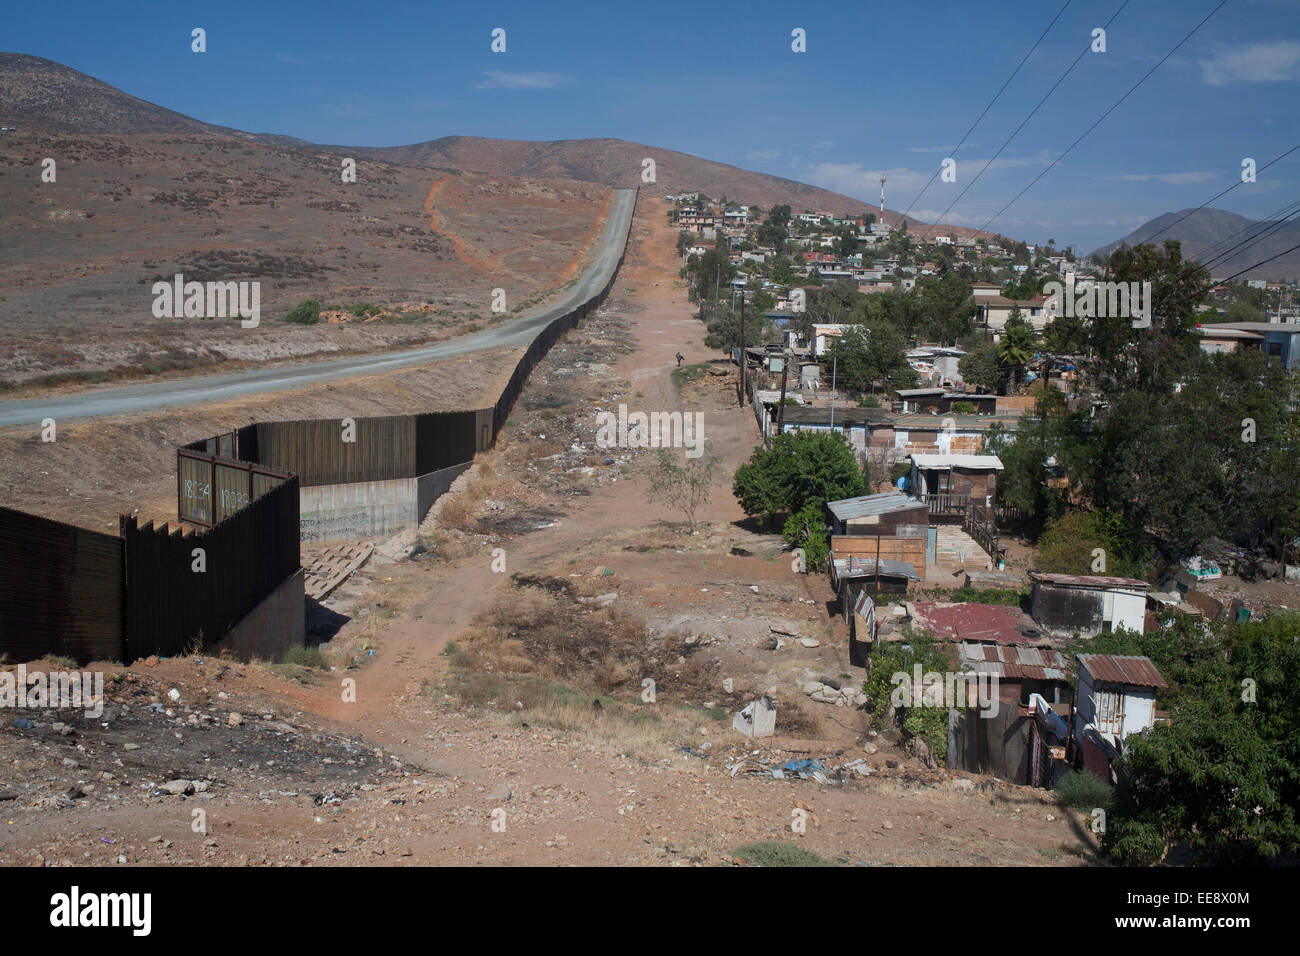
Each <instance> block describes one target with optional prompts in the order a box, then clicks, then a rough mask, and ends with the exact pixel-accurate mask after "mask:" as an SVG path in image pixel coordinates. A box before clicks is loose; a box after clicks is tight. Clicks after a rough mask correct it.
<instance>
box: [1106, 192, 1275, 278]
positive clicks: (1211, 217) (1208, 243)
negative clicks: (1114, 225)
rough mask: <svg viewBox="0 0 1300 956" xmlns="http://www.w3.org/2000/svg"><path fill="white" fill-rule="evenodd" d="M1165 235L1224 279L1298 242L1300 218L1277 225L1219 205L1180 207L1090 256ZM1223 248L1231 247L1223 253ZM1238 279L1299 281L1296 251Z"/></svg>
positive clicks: (1107, 253) (1188, 256)
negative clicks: (1178, 210) (1191, 208)
mask: <svg viewBox="0 0 1300 956" xmlns="http://www.w3.org/2000/svg"><path fill="white" fill-rule="evenodd" d="M1183 216H1187V218H1186V219H1183V220H1182V221H1181V222H1178V224H1177V225H1176V226H1173V227H1172V228H1170V229H1169V230H1168V231H1167V232H1162V231H1161V230H1163V229H1165V228H1166V227H1167V226H1169V225H1170V224H1171V223H1174V222H1177V221H1178V220H1179V219H1180V218H1181V217H1183ZM1157 234H1158V235H1157ZM1153 237H1154V238H1153ZM1166 239H1177V240H1179V241H1180V242H1181V243H1182V246H1183V256H1184V257H1186V258H1188V259H1194V260H1196V261H1197V262H1199V263H1201V264H1202V265H1204V266H1205V267H1206V268H1208V269H1209V270H1210V275H1211V276H1214V277H1216V278H1226V277H1227V276H1230V275H1234V274H1235V273H1237V272H1240V271H1241V270H1243V269H1246V268H1247V267H1248V266H1252V265H1254V264H1255V263H1256V262H1263V261H1264V260H1265V259H1269V258H1272V257H1273V256H1275V255H1278V254H1279V253H1281V252H1283V251H1284V250H1286V249H1290V248H1291V247H1292V246H1295V245H1300V220H1295V221H1292V222H1286V223H1281V222H1276V221H1267V220H1255V219H1247V218H1246V217H1245V216H1239V215H1237V214H1236V213H1235V212H1228V211H1227V210H1224V209H1198V210H1196V211H1195V212H1192V211H1191V210H1189V209H1184V210H1181V211H1180V212H1167V213H1165V214H1164V215H1162V216H1158V217H1156V218H1155V219H1152V220H1151V221H1150V222H1147V223H1144V224H1143V225H1141V226H1139V227H1138V228H1137V229H1134V230H1133V231H1132V232H1131V233H1129V234H1128V235H1127V236H1125V237H1124V238H1123V239H1120V240H1118V241H1117V242H1112V243H1109V244H1108V245H1104V246H1101V247H1100V248H1098V249H1096V250H1094V251H1093V253H1092V255H1093V256H1094V257H1097V258H1103V257H1105V256H1108V255H1110V254H1111V252H1113V251H1114V250H1115V249H1116V248H1118V247H1119V246H1120V245H1128V246H1137V245H1141V244H1142V243H1144V242H1154V243H1156V244H1159V243H1162V242H1164V241H1165V240H1166ZM1229 250H1235V251H1232V252H1231V254H1229ZM1239 278H1241V279H1267V280H1269V281H1271V282H1294V281H1297V280H1300V249H1297V250H1295V251H1294V252H1290V253H1287V254H1286V255H1283V256H1281V257H1280V258H1278V259H1274V260H1273V261H1272V262H1268V263H1265V264H1264V265H1261V266H1259V267H1258V268H1256V269H1251V270H1250V271H1249V272H1247V273H1246V274H1245V275H1243V276H1240V277H1239Z"/></svg>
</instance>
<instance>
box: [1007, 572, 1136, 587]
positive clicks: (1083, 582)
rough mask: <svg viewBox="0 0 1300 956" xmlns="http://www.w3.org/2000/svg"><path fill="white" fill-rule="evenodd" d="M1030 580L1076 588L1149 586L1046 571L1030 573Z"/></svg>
mask: <svg viewBox="0 0 1300 956" xmlns="http://www.w3.org/2000/svg"><path fill="white" fill-rule="evenodd" d="M1029 576H1030V578H1032V579H1033V580H1035V581H1043V582H1044V583H1046V584H1063V585H1067V586H1069V587H1076V588H1140V589H1142V590H1143V591H1145V590H1146V589H1147V588H1149V587H1151V585H1149V584H1147V582H1145V581H1139V580H1138V579H1137V578H1108V577H1105V576H1104V575H1096V574H1049V573H1048V572H1046V571H1030V572H1029Z"/></svg>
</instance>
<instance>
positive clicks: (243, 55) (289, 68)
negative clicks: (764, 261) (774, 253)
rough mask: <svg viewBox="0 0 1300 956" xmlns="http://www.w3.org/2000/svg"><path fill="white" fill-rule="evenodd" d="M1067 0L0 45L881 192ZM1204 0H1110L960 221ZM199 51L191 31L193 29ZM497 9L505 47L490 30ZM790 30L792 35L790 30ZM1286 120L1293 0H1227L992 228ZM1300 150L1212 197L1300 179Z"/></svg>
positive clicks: (969, 220) (185, 90) (381, 20)
mask: <svg viewBox="0 0 1300 956" xmlns="http://www.w3.org/2000/svg"><path fill="white" fill-rule="evenodd" d="M1063 3H1064V0H1038V2H1020V0H1008V2H1003V3H994V4H975V3H971V2H969V0H967V2H962V3H948V2H933V3H921V2H907V3H890V4H878V3H843V4H826V5H817V6H815V7H813V8H805V7H803V6H802V5H798V4H792V3H788V2H786V3H767V2H762V0H759V2H751V3H717V4H710V3H674V2H664V0H653V2H645V3H641V4H620V3H609V2H608V0H605V2H599V3H596V2H581V3H564V2H548V3H536V2H532V3H517V4H493V3H480V4H465V3H455V4H451V3H445V2H438V0H433V2H429V0H426V2H420V3H385V2H372V3H331V2H312V3H299V2H283V3H277V2H273V0H265V2H261V3H243V2H239V3H185V4H177V3H174V2H171V3H154V2H127V3H104V2H102V0H86V2H75V3H46V4H22V5H11V8H10V9H9V10H8V11H7V12H6V15H5V24H4V36H3V38H2V39H0V47H3V48H4V49H5V50H8V51H16V52H22V53H31V54H36V55H39V56H45V57H49V58H50V59H53V60H57V61H59V62H62V63H65V64H67V65H69V66H71V67H74V68H76V69H78V70H81V71H83V72H85V73H89V74H91V75H92V76H96V77H98V78H100V79H103V80H105V81H106V82H108V83H110V84H112V85H114V86H117V87H119V88H121V89H123V90H125V91H126V92H128V93H131V94H133V95H135V96H139V97H141V98H143V99H146V100H150V101H152V102H155V103H159V104H161V105H163V106H166V107H168V108H170V109H174V110H177V111H179V112H182V113H187V114H189V115H192V116H195V117H197V118H199V119H202V120H205V121H207V122H212V123H217V124H221V125H226V126H233V127H237V128H240V129H245V130H251V131H254V132H276V133H286V134H289V135H293V136H299V137H301V138H303V139H308V140H312V141H315V142H322V143H342V144H348V145H395V144H402V143H411V142H419V141H423V140H428V139H434V138H437V137H439V136H447V135H453V134H465V135H476V136H495V137H503V138H509V139H574V138H583V137H598V136H610V137H616V138H620V139H627V140H632V141H636V142H640V143H646V144H649V145H651V146H660V147H666V148H671V149H677V150H681V151H683V152H687V153H692V154H695V155H698V156H703V157H706V158H709V159H715V160H719V161H722V162H728V163H733V164H735V165H738V166H743V167H746V168H750V169H755V170H760V171H762V172H767V173H773V174H776V175H780V176H786V177H789V178H792V179H798V180H802V181H804V182H810V183H814V184H816V185H819V186H824V187H827V188H830V189H834V190H836V191H838V192H842V193H846V194H848V195H852V196H857V197H862V198H864V199H867V200H870V201H872V202H874V201H875V200H876V199H877V198H878V195H879V182H878V180H879V176H880V174H881V172H882V171H883V172H884V173H885V174H886V176H887V177H888V179H889V185H888V187H887V189H888V196H887V205H888V206H889V207H890V208H894V209H902V208H905V207H906V206H908V205H909V204H910V203H912V202H913V200H914V199H915V198H916V196H917V194H918V192H919V191H920V189H921V187H922V186H924V184H925V182H926V181H927V180H928V179H929V178H930V176H931V174H932V172H933V171H934V170H935V169H936V168H938V165H939V163H940V162H941V161H942V160H943V159H944V158H945V157H946V156H948V155H950V151H951V147H952V146H953V145H955V144H956V143H957V141H958V140H959V139H960V138H961V136H962V134H963V133H965V131H966V129H967V127H969V126H970V124H971V122H972V121H974V119H975V117H976V116H978V115H979V113H980V111H981V110H982V109H983V108H984V106H985V105H986V104H987V103H988V101H989V99H990V98H991V97H992V95H993V93H994V92H995V91H996V90H997V89H998V87H1000V86H1001V85H1002V83H1003V82H1004V80H1005V79H1006V78H1007V76H1008V74H1010V72H1011V71H1012V69H1014V68H1015V65H1016V64H1017V63H1018V62H1019V61H1020V59H1021V57H1023V56H1024V54H1025V52H1026V51H1027V50H1028V49H1029V48H1030V46H1031V45H1032V44H1033V43H1034V41H1035V40H1036V39H1037V38H1038V36H1039V34H1040V33H1041V32H1042V31H1043V29H1044V27H1046V26H1047V24H1048V22H1049V21H1050V20H1051V18H1052V16H1053V15H1054V14H1055V13H1056V11H1057V10H1058V9H1060V7H1061V6H1062V4H1063ZM1123 3H1124V0H1071V2H1070V4H1069V6H1068V8H1067V9H1066V10H1065V12H1064V14H1063V15H1062V16H1061V18H1060V20H1059V21H1058V22H1057V24H1056V25H1055V27H1054V28H1053V29H1052V31H1051V32H1050V33H1049V34H1048V36H1047V37H1046V39H1045V40H1044V41H1043V42H1042V44H1041V45H1040V46H1039V48H1038V50H1037V51H1036V52H1035V54H1034V56H1033V57H1031V58H1030V60H1029V61H1028V62H1027V63H1026V64H1025V66H1024V68H1023V69H1022V70H1021V71H1020V73H1019V74H1018V75H1017V76H1016V78H1015V80H1014V81H1013V82H1012V83H1011V85H1010V86H1009V87H1008V88H1007V90H1006V92H1005V93H1003V95H1002V97H1001V99H1000V100H999V101H998V103H997V104H996V105H995V106H994V107H993V109H992V110H990V111H989V113H988V115H987V116H986V117H985V118H984V119H983V121H982V122H981V123H980V124H979V126H978V127H977V128H976V129H975V131H974V132H973V133H972V134H971V136H970V138H969V140H968V142H967V143H966V145H965V146H963V147H962V149H961V150H960V151H958V152H957V153H956V154H955V159H956V160H957V183H956V184H955V185H954V184H948V183H942V182H940V181H938V180H936V181H935V183H934V184H933V185H932V186H931V187H930V188H929V190H928V192H926V193H925V195H924V196H922V197H921V199H920V200H919V201H918V202H916V205H915V206H914V207H913V210H912V213H913V215H917V216H919V217H920V218H922V219H932V218H934V217H936V216H937V215H938V214H939V213H940V212H942V211H943V210H944V209H945V208H947V206H948V204H949V203H950V202H951V201H952V200H953V199H954V198H955V197H956V196H957V194H958V192H959V191H960V190H961V189H963V188H965V186H966V185H967V184H968V182H969V181H970V180H971V179H972V178H973V177H974V176H975V174H976V173H977V172H978V171H979V169H980V168H981V167H982V166H983V165H984V164H985V162H986V161H987V160H988V159H989V158H990V157H992V156H993V154H994V152H995V151H996V150H997V149H998V147H1000V146H1001V145H1002V144H1003V142H1004V141H1005V140H1006V138H1007V137H1008V136H1009V135H1010V134H1011V132H1012V130H1014V129H1015V127H1016V126H1017V125H1018V124H1019V123H1020V122H1021V121H1022V120H1023V119H1024V118H1025V117H1026V115H1028V113H1029V111H1030V110H1031V109H1032V108H1033V106H1034V104H1035V103H1037V102H1038V100H1039V99H1040V98H1041V97H1042V96H1043V94H1044V93H1046V92H1047V90H1048V89H1049V88H1050V87H1051V86H1052V84H1053V83H1055V82H1056V80H1057V79H1058V78H1059V77H1060V75H1061V74H1062V73H1063V72H1064V71H1065V69H1066V68H1067V67H1068V66H1069V65H1070V63H1071V62H1072V61H1073V60H1074V58H1075V57H1076V56H1077V55H1078V54H1079V53H1080V52H1081V51H1082V50H1084V49H1085V48H1086V47H1088V45H1089V41H1090V37H1091V31H1092V29H1093V28H1094V27H1099V26H1101V25H1102V24H1104V23H1105V22H1106V21H1107V20H1109V19H1110V18H1111V17H1112V15H1114V14H1115V12H1116V10H1117V9H1119V8H1120V7H1121V5H1122V4H1123ZM1217 3H1218V0H1172V2H1170V0H1129V3H1128V4H1127V6H1126V7H1125V8H1124V9H1123V11H1122V12H1121V13H1120V15H1119V16H1118V17H1116V18H1115V20H1114V22H1113V23H1112V24H1111V26H1110V28H1109V30H1108V32H1107V37H1106V40H1107V50H1106V52H1105V53H1095V54H1094V53H1091V52H1090V53H1089V54H1088V55H1087V56H1085V57H1084V58H1083V60H1082V61H1081V62H1080V63H1079V65H1078V66H1077V67H1076V68H1075V69H1074V71H1073V72H1072V73H1071V74H1070V75H1069V77H1068V78H1067V79H1066V80H1065V81H1064V82H1063V83H1062V84H1061V86H1060V87H1059V88H1058V89H1057V90H1056V92H1055V93H1054V94H1053V95H1052V97H1051V98H1050V99H1049V100H1048V101H1047V102H1046V104H1045V105H1044V106H1043V108H1042V109H1041V110H1040V111H1039V112H1038V113H1037V114H1036V115H1035V116H1034V118H1033V119H1032V120H1030V122H1029V123H1028V125H1026V126H1025V128H1024V129H1023V130H1022V131H1021V133H1020V134H1019V135H1018V136H1017V137H1016V138H1015V139H1014V140H1012V142H1011V143H1010V144H1009V145H1008V146H1007V148H1006V150H1005V151H1004V152H1003V153H1002V155H1001V157H1000V158H999V159H998V160H997V161H996V162H995V163H994V165H993V166H992V167H991V168H990V169H989V170H988V172H986V173H984V175H983V176H982V177H981V178H980V180H979V181H978V182H977V183H976V184H975V185H974V186H973V187H972V188H971V189H970V190H969V192H967V193H966V194H965V196H964V197H963V198H962V199H961V201H960V202H959V203H957V205H955V206H954V207H953V209H952V212H951V214H950V216H949V220H948V221H951V222H955V223H959V224H962V225H971V226H981V225H983V224H984V223H985V222H986V221H987V220H988V219H989V217H990V216H992V215H994V213H996V212H997V211H998V210H999V209H1000V208H1001V207H1002V206H1003V205H1004V204H1005V203H1006V202H1007V201H1008V200H1009V199H1011V198H1012V197H1013V196H1014V195H1015V194H1016V193H1017V192H1019V191H1020V190H1021V189H1022V188H1023V187H1024V186H1025V185H1026V184H1027V183H1028V182H1029V181H1030V180H1031V179H1032V178H1033V177H1034V176H1035V175H1037V174H1038V173H1039V172H1040V171H1041V170H1042V169H1043V168H1044V167H1045V166H1046V165H1047V164H1048V163H1050V162H1051V161H1052V159H1054V158H1055V157H1056V156H1057V155H1058V154H1059V153H1060V152H1061V151H1062V150H1063V149H1065V147H1066V146H1068V145H1069V144H1070V143H1071V142H1072V141H1073V140H1074V139H1075V137H1077V136H1078V134H1079V133H1081V132H1082V131H1083V130H1084V129H1086V128H1087V127H1088V126H1089V125H1090V124H1091V123H1092V122H1093V121H1094V120H1096V119H1097V117H1099V116H1100V115H1101V114H1102V113H1103V112H1104V111H1105V110H1106V109H1107V108H1109V107H1110V106H1111V105H1112V104H1113V103H1114V102H1115V101H1116V100H1117V99H1119V97H1120V96H1122V95H1123V94H1124V92H1125V91H1127V90H1128V88H1129V87H1130V86H1132V84H1133V83H1135V82H1136V81H1137V80H1138V79H1139V78H1140V77H1141V76H1142V75H1143V74H1144V73H1146V71H1147V70H1149V69H1150V68H1151V67H1152V66H1154V65H1155V64H1156V63H1157V62H1158V61H1159V60H1160V59H1161V58H1162V57H1163V56H1165V54H1166V53H1168V52H1169V51H1170V49H1171V48H1172V47H1173V46H1174V45H1175V44H1176V43H1177V42H1178V40H1180V39H1181V38H1182V37H1183V36H1184V35H1185V34H1186V33H1187V32H1188V31H1189V30H1190V29H1191V28H1192V27H1193V26H1195V25H1196V24H1197V23H1198V22H1199V21H1200V20H1201V19H1202V18H1203V17H1204V16H1205V15H1206V14H1207V13H1209V12H1210V10H1212V9H1213V8H1214V7H1215V5H1216V4H1217ZM196 26H198V27H203V28H204V29H205V30H206V31H207V44H208V50H207V53H206V54H203V55H197V54H194V53H192V52H191V51H190V30H191V29H192V28H193V27H196ZM495 27H501V28H504V29H505V30H506V52H505V53H499V54H498V53H493V52H491V50H490V42H491V36H490V34H491V31H492V29H493V28H495ZM796 27H800V28H802V29H804V30H805V31H806V35H807V52H806V53H794V52H792V51H791V30H792V29H794V28H796ZM1297 143H1300V0H1228V3H1227V4H1226V6H1224V7H1223V9H1222V10H1220V11H1219V12H1218V13H1217V14H1216V15H1215V16H1214V17H1213V18H1212V19H1210V21H1209V22H1208V23H1206V25H1205V26H1204V27H1202V28H1201V30H1200V31H1199V32H1198V33H1197V34H1195V35H1194V36H1193V37H1192V38H1191V40H1189V41H1188V42H1187V44H1186V45H1184V46H1183V47H1182V48H1181V49H1180V50H1179V51H1178V52H1177V53H1176V54H1175V55H1174V56H1173V57H1171V58H1170V59H1169V60H1168V61H1166V62H1165V63H1164V65H1162V66H1161V67H1160V68H1159V69H1158V70H1157V71H1156V73H1155V74H1154V75H1153V76H1152V77H1151V79H1149V80H1147V81H1146V83H1144V84H1143V85H1142V86H1141V87H1140V88H1139V89H1138V90H1137V92H1135V93H1134V94H1133V95H1132V96H1131V97H1129V98H1128V100H1126V101H1125V102H1124V103H1123V104H1122V105H1121V106H1120V107H1119V108H1118V109H1117V110H1116V111H1115V112H1114V113H1112V114H1111V116H1110V117H1109V118H1108V119H1107V120H1106V121H1105V122H1103V123H1102V125H1101V126H1099V127H1098V128H1097V129H1096V130H1095V131H1094V132H1093V133H1091V134H1090V135H1089V136H1087V137H1086V138H1085V139H1084V140H1083V141H1082V142H1081V143H1080V144H1079V146H1078V147H1076V148H1075V149H1074V151H1073V152H1072V153H1071V154H1070V155H1069V156H1067V157H1066V158H1065V159H1064V160H1063V161H1062V162H1061V163H1060V164H1059V165H1058V166H1057V167H1056V168H1054V169H1053V170H1051V171H1050V172H1048V173H1047V174H1046V176H1045V177H1044V178H1043V179H1042V180H1041V181H1040V182H1039V183H1038V184H1037V185H1035V186H1034V187H1033V188H1032V189H1031V190H1030V191H1029V192H1028V193H1026V194H1025V196H1024V197H1023V198H1021V199H1020V200H1018V201H1017V202H1016V203H1015V204H1014V205H1012V206H1011V208H1010V209H1009V210H1007V211H1006V212H1005V213H1003V214H1002V215H1001V216H1000V217H999V218H998V219H996V220H995V221H994V222H993V223H992V226H991V228H994V229H997V230H999V231H1003V232H1006V233H1008V234H1011V235H1014V236H1016V237H1017V238H1023V239H1026V240H1029V241H1043V240H1045V239H1047V238H1048V237H1051V238H1054V239H1056V241H1057V244H1058V245H1065V244H1074V245H1075V246H1076V247H1077V248H1079V249H1081V250H1090V249H1092V248H1093V247H1095V246H1096V245H1098V244H1101V243H1103V242H1107V241H1110V240H1112V239H1116V238H1119V237H1120V236H1122V235H1124V234H1126V233H1127V232H1128V231H1130V230H1131V229H1132V228H1134V227H1136V226H1137V225H1139V224H1140V223H1142V222H1144V221H1145V220H1147V219H1149V218H1151V217H1153V216H1156V215H1159V214H1160V213H1162V212H1165V211H1168V210H1174V209H1180V208H1185V207H1189V206H1196V205H1199V204H1200V203H1202V202H1204V201H1205V200H1206V199H1208V198H1209V197H1210V196H1212V195H1214V194H1215V193H1216V192H1218V191H1219V190H1220V189H1222V188H1224V187H1226V186H1228V185H1230V184H1231V183H1232V182H1234V181H1236V180H1238V179H1239V178H1240V169H1241V162H1242V159H1243V158H1244V157H1253V158H1254V159H1255V160H1256V161H1257V163H1258V164H1260V165H1262V164H1264V163H1265V162H1267V161H1268V160H1270V159H1272V158H1273V157H1275V156H1277V155H1279V154H1281V153H1283V152H1285V151H1286V150H1287V149H1290V148H1291V147H1292V146H1294V145H1296V144H1297ZM1298 190H1300V151H1297V152H1296V153H1294V154H1292V155H1291V156H1290V157H1289V158H1288V159H1286V160H1283V161H1282V162H1280V163H1278V164H1277V165H1276V166H1274V167H1272V168H1271V169H1269V170H1266V171H1265V172H1264V173H1262V174H1261V175H1260V176H1259V179H1258V181H1257V182H1256V183H1253V184H1243V185H1241V186H1239V187H1237V188H1236V189H1235V190H1233V192H1232V193H1230V194H1229V195H1228V196H1226V197H1225V198H1224V199H1223V200H1222V201H1220V202H1218V203H1216V204H1215V205H1216V206H1219V207H1222V208H1228V209H1231V210H1233V211H1234V212H1239V213H1241V214H1242V215H1247V216H1252V217H1262V216H1264V215H1267V214H1268V213H1270V212H1272V211H1273V210H1275V209H1277V208H1279V207H1281V206H1283V205H1285V204H1286V203H1287V202H1289V201H1291V200H1292V199H1293V198H1300V195H1298Z"/></svg>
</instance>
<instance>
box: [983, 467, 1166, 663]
mask: <svg viewBox="0 0 1300 956" xmlns="http://www.w3.org/2000/svg"><path fill="white" fill-rule="evenodd" d="M999 490H1000V489H999ZM1098 552H1100V555H1099V554H1098ZM1152 558H1153V552H1152V550H1151V549H1150V548H1149V547H1146V546H1144V544H1143V542H1142V534H1141V532H1140V530H1139V529H1136V528H1134V527H1133V526H1132V525H1130V524H1129V523H1128V521H1127V520H1126V519H1125V518H1124V516H1123V515H1119V514H1116V513H1114V512H1111V511H1088V510H1085V509H1078V510H1075V511H1071V512H1069V513H1068V514H1065V515H1063V516H1061V517H1059V518H1056V519H1054V520H1049V521H1048V524H1047V527H1046V529H1045V530H1044V531H1043V533H1042V535H1041V536H1040V537H1039V539H1038V562H1037V563H1038V569H1039V570H1041V571H1050V572H1052V573H1055V574H1106V575H1110V576H1113V577H1129V578H1138V579H1145V578H1146V577H1147V576H1148V575H1149V574H1150V572H1151V561H1152ZM1098 653H1102V652H1098Z"/></svg>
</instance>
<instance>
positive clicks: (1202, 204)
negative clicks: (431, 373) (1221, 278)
mask: <svg viewBox="0 0 1300 956" xmlns="http://www.w3.org/2000/svg"><path fill="white" fill-rule="evenodd" d="M1219 6H1220V7H1221V6H1223V4H1222V3H1221V4H1219ZM1214 12H1215V13H1217V12H1218V7H1216V8H1215V11H1214ZM1210 16H1214V13H1211V14H1210ZM1206 19H1208V17H1207V18H1206ZM1202 22H1204V21H1202ZM1198 29H1199V27H1198ZM1193 32H1194V31H1193ZM1171 52H1172V51H1171ZM1297 149H1300V143H1297V144H1296V145H1294V146H1292V147H1291V148H1290V149H1288V150H1287V151H1286V152H1285V153H1283V154H1282V155H1281V156H1276V157H1274V158H1273V159H1270V160H1269V161H1268V162H1267V163H1265V164H1264V165H1263V166H1260V167H1259V168H1258V169H1256V170H1255V172H1256V173H1262V172H1263V171H1264V170H1266V169H1268V167H1270V166H1272V165H1273V164H1274V163H1276V162H1277V161H1278V160H1279V159H1285V158H1286V157H1288V156H1290V155H1291V154H1292V153H1294V152H1295V151H1296V150H1297ZM1241 183H1242V180H1241V179H1240V178H1238V179H1237V181H1236V182H1235V183H1233V184H1232V185H1231V186H1229V187H1228V188H1227V189H1225V190H1224V191H1223V192H1221V193H1216V194H1215V195H1213V196H1211V197H1210V198H1209V199H1207V200H1205V202H1203V203H1201V204H1200V205H1199V206H1197V207H1196V208H1195V209H1192V210H1190V211H1188V212H1185V213H1183V214H1182V215H1181V216H1179V217H1178V218H1177V219H1175V220H1174V221H1173V222H1171V223H1170V224H1169V225H1167V226H1165V227H1164V228H1163V229H1161V230H1160V231H1159V232H1157V233H1154V234H1152V235H1150V236H1147V237H1146V239H1144V240H1142V241H1143V242H1150V241H1151V240H1152V239H1154V238H1155V237H1156V236H1163V235H1164V234H1165V233H1166V232H1168V231H1169V230H1170V229H1172V228H1174V226H1176V225H1178V224H1179V223H1180V222H1182V221H1183V220H1184V219H1186V218H1187V217H1188V216H1190V215H1193V214H1194V213H1198V212H1200V211H1201V210H1202V209H1204V208H1205V207H1206V206H1208V205H1209V204H1210V203H1212V202H1214V201H1215V200H1216V199H1218V198H1220V197H1222V196H1226V195H1227V194H1228V193H1230V192H1232V191H1233V190H1234V189H1236V188H1237V187H1238V186H1240V185H1241Z"/></svg>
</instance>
